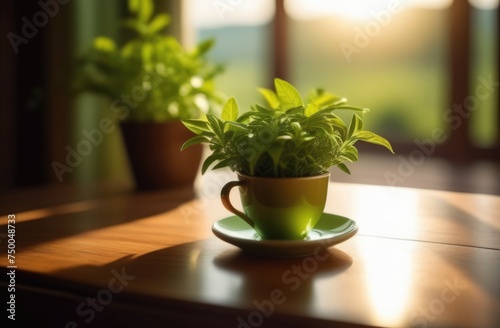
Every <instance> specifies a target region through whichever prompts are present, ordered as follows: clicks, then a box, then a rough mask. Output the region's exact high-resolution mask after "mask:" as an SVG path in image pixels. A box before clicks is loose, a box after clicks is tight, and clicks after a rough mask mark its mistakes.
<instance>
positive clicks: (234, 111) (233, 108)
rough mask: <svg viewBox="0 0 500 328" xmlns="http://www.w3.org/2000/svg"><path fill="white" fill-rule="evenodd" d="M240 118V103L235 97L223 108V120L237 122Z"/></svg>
mask: <svg viewBox="0 0 500 328" xmlns="http://www.w3.org/2000/svg"><path fill="white" fill-rule="evenodd" d="M237 118H238V103H237V102H236V99H235V98H234V97H231V98H229V99H228V101H227V102H226V103H225V105H224V107H223V108H222V119H223V120H224V121H235V120H236V119H237Z"/></svg>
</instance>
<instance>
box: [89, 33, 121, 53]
mask: <svg viewBox="0 0 500 328" xmlns="http://www.w3.org/2000/svg"><path fill="white" fill-rule="evenodd" d="M94 49H96V50H99V51H102V52H113V51H115V49H116V44H115V42H114V41H113V40H112V39H110V38H108V37H105V36H99V37H97V38H95V39H94Z"/></svg>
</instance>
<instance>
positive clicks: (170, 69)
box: [77, 0, 222, 188]
mask: <svg viewBox="0 0 500 328" xmlns="http://www.w3.org/2000/svg"><path fill="white" fill-rule="evenodd" d="M128 9H129V11H130V12H131V14H132V17H131V18H128V19H126V20H124V21H123V26H124V27H125V28H126V29H127V30H128V31H129V34H131V35H132V38H131V39H129V40H128V41H126V42H125V43H123V44H122V45H121V46H118V45H117V43H116V42H115V41H114V40H112V39H111V38H108V37H104V36H100V37H97V38H95V39H94V42H93V47H92V48H91V49H90V51H89V52H88V53H87V54H86V55H85V56H84V57H83V58H82V60H81V63H80V66H81V67H80V68H81V69H80V70H79V75H78V79H77V89H79V90H80V91H91V92H94V93H98V94H101V95H105V96H106V97H108V98H109V99H110V100H111V101H112V104H111V111H112V112H115V113H116V115H117V117H118V120H119V121H120V126H121V128H122V129H121V130H122V135H123V138H124V141H125V146H126V148H127V153H128V156H129V160H130V164H131V167H132V171H133V173H134V177H135V180H136V184H137V186H138V187H139V188H159V187H172V186H179V185H188V184H192V183H193V182H194V179H195V177H196V174H197V171H198V168H199V163H200V161H201V156H202V147H201V146H199V147H195V148H194V149H192V150H190V151H189V152H186V153H181V152H180V151H179V148H180V146H181V145H182V143H183V142H184V141H185V140H186V138H189V137H191V136H192V134H190V132H189V131H186V129H185V128H184V127H183V126H182V124H181V122H180V120H181V119H194V118H200V117H202V116H203V115H204V114H205V113H207V112H210V111H211V110H212V109H213V108H215V107H217V106H218V105H220V104H221V103H222V97H221V95H220V94H219V93H218V92H217V90H216V89H215V87H214V81H213V80H214V77H215V76H216V75H217V74H219V73H220V72H221V70H222V68H221V66H220V65H216V64H214V63H212V62H210V61H209V60H208V59H207V58H206V54H207V52H208V51H209V50H210V48H211V47H212V45H213V41H212V40H208V41H204V42H201V43H199V44H198V45H197V46H196V47H195V48H194V49H192V50H189V51H188V50H186V49H184V48H183V47H182V46H181V45H180V44H179V42H178V41H177V40H176V38H175V37H173V36H168V35H166V34H165V33H166V32H165V28H166V27H167V26H168V24H169V21H170V18H169V16H168V15H166V14H157V15H155V16H153V12H154V7H153V1H152V0H141V1H138V0H129V2H128Z"/></svg>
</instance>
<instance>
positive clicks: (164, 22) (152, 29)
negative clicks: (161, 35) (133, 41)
mask: <svg viewBox="0 0 500 328" xmlns="http://www.w3.org/2000/svg"><path fill="white" fill-rule="evenodd" d="M168 24H170V16H168V15H167V14H158V15H156V16H155V18H154V19H153V20H152V21H151V23H150V24H149V26H148V32H149V33H150V34H154V33H157V32H159V31H160V30H161V29H163V28H165V27H167V26H168Z"/></svg>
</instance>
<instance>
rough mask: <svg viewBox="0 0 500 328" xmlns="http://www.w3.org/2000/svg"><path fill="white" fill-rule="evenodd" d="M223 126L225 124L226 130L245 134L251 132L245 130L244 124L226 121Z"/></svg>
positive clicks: (247, 129)
mask: <svg viewBox="0 0 500 328" xmlns="http://www.w3.org/2000/svg"><path fill="white" fill-rule="evenodd" d="M225 124H226V125H225V126H227V129H228V130H233V131H238V132H245V133H248V132H250V131H251V130H250V129H249V128H247V125H246V124H242V123H239V122H232V121H226V122H225Z"/></svg>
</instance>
